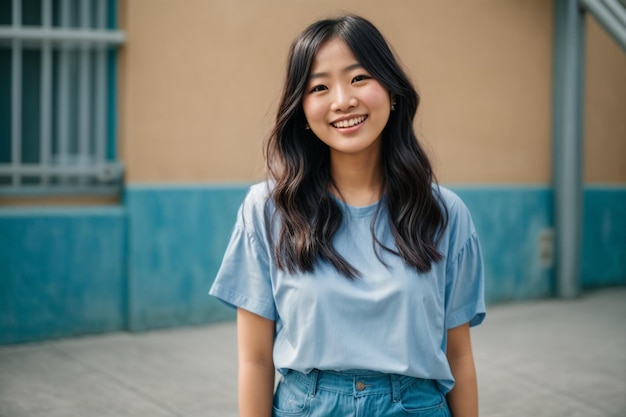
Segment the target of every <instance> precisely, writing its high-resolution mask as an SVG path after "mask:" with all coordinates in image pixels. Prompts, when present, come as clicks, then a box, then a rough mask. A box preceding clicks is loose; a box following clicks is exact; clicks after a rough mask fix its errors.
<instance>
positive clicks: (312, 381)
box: [309, 369, 320, 397]
mask: <svg viewBox="0 0 626 417" xmlns="http://www.w3.org/2000/svg"><path fill="white" fill-rule="evenodd" d="M319 373H320V371H319V369H313V370H312V371H311V372H310V373H309V396H311V397H315V392H316V391H317V380H318V378H319Z"/></svg>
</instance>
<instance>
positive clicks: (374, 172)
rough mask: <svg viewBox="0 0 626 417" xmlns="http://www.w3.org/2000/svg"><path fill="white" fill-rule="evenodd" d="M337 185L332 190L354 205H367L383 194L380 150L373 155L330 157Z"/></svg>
mask: <svg viewBox="0 0 626 417" xmlns="http://www.w3.org/2000/svg"><path fill="white" fill-rule="evenodd" d="M330 167H331V175H332V178H333V181H334V183H335V187H333V189H332V190H331V191H332V192H333V193H334V194H335V195H337V196H338V197H339V198H342V199H343V200H344V201H345V202H346V203H347V204H350V205H352V206H357V207H359V206H361V207H362V206H367V205H370V204H373V203H375V202H376V201H378V200H379V199H380V197H381V194H382V179H383V176H382V171H383V169H382V160H381V155H380V152H377V153H376V154H374V155H372V154H369V155H364V156H361V155H346V154H340V155H337V154H334V153H333V152H331V157H330Z"/></svg>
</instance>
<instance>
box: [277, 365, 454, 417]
mask: <svg viewBox="0 0 626 417" xmlns="http://www.w3.org/2000/svg"><path fill="white" fill-rule="evenodd" d="M273 416H274V417H301V416H302V417H303V416H307V417H334V416H337V417H391V416H415V417H450V410H449V409H448V404H447V403H446V398H445V396H444V395H443V394H442V393H441V391H440V390H439V388H438V386H437V383H436V382H435V381H433V380H427V379H419V378H412V377H409V376H403V375H394V374H384V373H380V372H374V371H361V370H355V371H343V372H335V371H319V370H313V371H311V372H310V373H309V374H303V373H300V372H296V371H290V372H289V373H287V375H285V376H284V377H283V378H282V379H281V381H280V382H279V384H278V387H277V388H276V393H275V395H274V412H273Z"/></svg>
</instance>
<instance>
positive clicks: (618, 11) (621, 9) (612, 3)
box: [604, 0, 626, 25]
mask: <svg viewBox="0 0 626 417" xmlns="http://www.w3.org/2000/svg"><path fill="white" fill-rule="evenodd" d="M604 4H606V7H608V8H609V10H611V11H612V12H613V14H614V15H615V17H617V19H618V20H619V21H620V22H622V25H626V6H622V4H621V3H620V2H619V0H604Z"/></svg>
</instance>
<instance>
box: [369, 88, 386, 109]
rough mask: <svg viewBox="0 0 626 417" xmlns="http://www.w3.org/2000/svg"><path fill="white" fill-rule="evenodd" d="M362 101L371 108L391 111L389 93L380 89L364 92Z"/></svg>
mask: <svg viewBox="0 0 626 417" xmlns="http://www.w3.org/2000/svg"><path fill="white" fill-rule="evenodd" d="M363 100H364V101H366V102H367V103H368V105H369V106H370V107H372V108H384V109H387V108H389V109H391V99H390V98H389V93H387V91H385V89H383V88H382V87H379V88H371V89H369V90H368V91H366V92H365V94H364V96H363Z"/></svg>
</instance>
